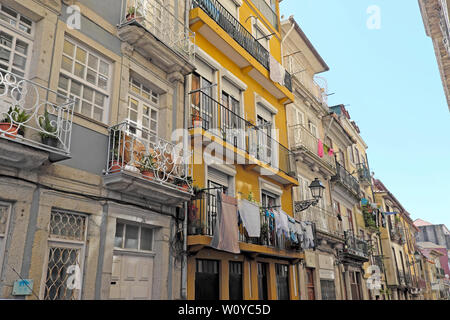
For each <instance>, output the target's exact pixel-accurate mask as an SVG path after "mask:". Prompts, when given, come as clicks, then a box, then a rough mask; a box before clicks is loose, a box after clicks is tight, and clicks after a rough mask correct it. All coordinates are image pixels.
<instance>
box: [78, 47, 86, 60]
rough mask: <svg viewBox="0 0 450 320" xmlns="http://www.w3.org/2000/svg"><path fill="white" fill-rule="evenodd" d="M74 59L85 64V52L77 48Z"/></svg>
mask: <svg viewBox="0 0 450 320" xmlns="http://www.w3.org/2000/svg"><path fill="white" fill-rule="evenodd" d="M76 59H77V60H78V61H80V62H83V63H86V51H84V50H83V49H81V48H77V56H76Z"/></svg>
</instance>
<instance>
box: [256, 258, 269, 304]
mask: <svg viewBox="0 0 450 320" xmlns="http://www.w3.org/2000/svg"><path fill="white" fill-rule="evenodd" d="M267 268H268V266H267V263H264V262H258V298H259V300H267V299H268V298H269V295H268V292H267Z"/></svg>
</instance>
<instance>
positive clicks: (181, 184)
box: [103, 121, 192, 205]
mask: <svg viewBox="0 0 450 320" xmlns="http://www.w3.org/2000/svg"><path fill="white" fill-rule="evenodd" d="M109 131H110V137H109V148H108V157H107V158H108V160H107V166H106V170H105V175H104V177H103V179H104V182H105V185H106V187H107V188H108V189H110V190H113V191H118V192H121V193H125V194H128V195H131V196H140V197H145V198H146V199H149V200H153V201H155V202H158V203H165V204H171V205H177V204H180V203H181V202H183V201H187V200H189V199H190V196H191V193H192V179H191V177H190V175H189V166H188V164H189V159H190V158H191V154H187V153H186V151H185V150H184V149H183V148H182V145H177V144H174V143H172V142H169V141H166V140H164V139H161V138H160V137H158V136H156V135H155V134H153V133H151V132H149V131H146V130H144V129H142V128H140V127H138V126H136V125H135V124H133V123H131V122H129V121H125V122H123V123H121V124H118V125H116V126H113V127H111V128H110V129H109Z"/></svg>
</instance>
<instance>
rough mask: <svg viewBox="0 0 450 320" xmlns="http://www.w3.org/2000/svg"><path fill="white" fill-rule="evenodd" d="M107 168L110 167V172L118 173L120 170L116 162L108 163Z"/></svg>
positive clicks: (119, 164) (119, 165)
mask: <svg viewBox="0 0 450 320" xmlns="http://www.w3.org/2000/svg"><path fill="white" fill-rule="evenodd" d="M109 167H110V169H109V171H110V172H118V171H120V170H122V165H121V163H120V162H119V161H117V160H114V161H111V162H110V163H109Z"/></svg>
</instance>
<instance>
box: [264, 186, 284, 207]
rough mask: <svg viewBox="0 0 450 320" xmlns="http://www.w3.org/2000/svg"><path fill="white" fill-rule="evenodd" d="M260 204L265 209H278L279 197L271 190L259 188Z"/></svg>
mask: <svg viewBox="0 0 450 320" xmlns="http://www.w3.org/2000/svg"><path fill="white" fill-rule="evenodd" d="M261 204H262V207H263V208H265V209H267V208H269V209H272V208H273V209H278V208H277V207H278V206H279V204H280V197H279V196H277V195H275V194H273V193H272V192H269V191H266V190H261Z"/></svg>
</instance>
